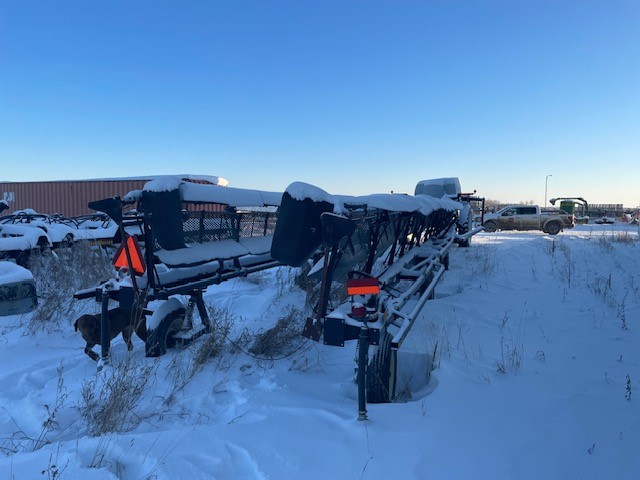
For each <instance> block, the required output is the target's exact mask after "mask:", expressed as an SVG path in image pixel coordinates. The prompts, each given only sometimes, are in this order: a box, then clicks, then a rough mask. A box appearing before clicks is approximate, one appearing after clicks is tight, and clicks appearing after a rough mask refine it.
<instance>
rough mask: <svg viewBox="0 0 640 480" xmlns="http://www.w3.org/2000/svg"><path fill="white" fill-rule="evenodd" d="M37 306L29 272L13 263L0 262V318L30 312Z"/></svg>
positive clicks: (34, 289) (36, 298) (34, 287)
mask: <svg viewBox="0 0 640 480" xmlns="http://www.w3.org/2000/svg"><path fill="white" fill-rule="evenodd" d="M37 304H38V297H37V295H36V284H35V282H34V280H33V275H32V274H31V272H30V271H29V270H27V269H26V268H23V267H20V266H18V265H16V264H15V263H13V262H2V261H0V317H1V316H6V315H19V314H21V313H27V312H30V311H31V310H33V309H34V308H35V307H36V305H37Z"/></svg>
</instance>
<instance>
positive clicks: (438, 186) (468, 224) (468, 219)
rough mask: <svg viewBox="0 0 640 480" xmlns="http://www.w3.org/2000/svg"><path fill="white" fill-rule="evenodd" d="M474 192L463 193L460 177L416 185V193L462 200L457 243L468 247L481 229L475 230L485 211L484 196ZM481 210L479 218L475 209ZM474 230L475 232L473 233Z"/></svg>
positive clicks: (434, 179) (438, 179) (436, 179)
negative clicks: (476, 194)
mask: <svg viewBox="0 0 640 480" xmlns="http://www.w3.org/2000/svg"><path fill="white" fill-rule="evenodd" d="M475 193H476V191H475V190H474V191H473V193H463V192H462V187H461V186H460V179H459V178H458V177H445V178H432V179H429V180H421V181H419V182H418V184H417V185H416V189H415V195H428V196H430V197H434V198H450V199H451V200H456V201H458V202H460V204H461V207H462V208H461V209H460V210H459V211H458V216H457V220H456V229H457V233H458V235H459V236H460V237H459V238H458V239H457V240H456V243H457V244H458V245H459V246H461V247H468V246H469V244H470V243H471V238H472V237H473V235H474V234H475V233H478V231H479V230H474V229H475V228H476V227H477V226H478V225H482V212H484V198H483V197H476V196H475ZM476 210H477V211H479V212H480V219H479V220H478V219H477V217H476V214H475V211H476ZM471 232H473V233H471Z"/></svg>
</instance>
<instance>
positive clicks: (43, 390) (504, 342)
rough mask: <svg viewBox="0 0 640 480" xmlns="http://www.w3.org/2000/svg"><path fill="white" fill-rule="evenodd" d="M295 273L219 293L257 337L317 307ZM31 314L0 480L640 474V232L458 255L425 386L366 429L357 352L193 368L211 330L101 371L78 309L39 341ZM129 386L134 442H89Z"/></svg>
mask: <svg viewBox="0 0 640 480" xmlns="http://www.w3.org/2000/svg"><path fill="white" fill-rule="evenodd" d="M292 272H293V271H292V270H291V269H287V268H279V269H274V270H271V271H267V272H263V273H260V274H256V275H254V276H253V277H250V278H246V279H236V280H233V281H229V282H227V283H225V284H222V285H219V286H213V287H210V288H209V290H208V291H207V293H206V296H205V300H206V301H207V302H208V303H210V304H212V305H213V306H214V308H215V309H216V311H217V312H218V317H219V319H222V320H224V319H225V318H226V319H233V321H234V323H233V327H232V329H231V330H230V331H229V333H228V337H229V338H233V339H238V338H239V337H240V339H242V338H244V337H246V336H247V335H246V333H247V332H250V331H254V332H255V331H257V330H258V329H260V328H268V327H270V326H272V325H274V324H275V323H276V321H277V320H278V319H279V318H282V317H285V316H287V315H288V313H289V312H291V311H292V309H299V310H302V309H303V308H304V301H305V294H304V292H302V291H301V290H299V289H298V288H297V287H295V286H294V285H293V282H292V278H293V273H292ZM86 309H87V310H90V311H92V312H97V309H98V308H97V306H96V305H95V304H93V303H92V302H91V301H87V302H86ZM28 320H29V319H28V317H27V318H25V317H17V316H14V317H0V365H1V366H2V368H1V370H0V371H1V373H0V412H1V413H0V437H1V438H0V448H1V450H0V476H1V477H2V478H8V479H16V480H18V479H35V478H70V479H76V478H77V479H80V478H82V479H114V478H119V479H127V480H134V479H145V478H152V479H181V478H185V479H189V480H196V479H211V478H216V479H267V478H268V479H327V478H339V479H343V478H344V479H360V478H361V479H389V478H395V479H529V478H531V479H638V478H640V455H639V452H640V390H639V389H638V387H639V386H640V348H639V345H640V242H639V241H638V229H637V227H627V226H625V225H602V226H595V225H594V226H592V225H584V226H578V227H576V228H575V229H574V230H571V231H565V232H563V233H561V234H560V235H557V236H555V237H550V236H548V235H544V234H542V233H539V232H534V233H524V232H504V233H501V232H497V233H495V234H484V233H483V234H479V235H477V236H476V237H474V241H473V243H472V245H471V247H470V248H468V249H455V250H453V251H452V254H451V267H450V270H449V271H448V272H446V274H445V276H444V280H443V282H442V283H441V284H440V285H439V286H438V287H437V288H436V298H435V299H434V300H433V301H430V302H428V303H427V306H426V307H425V309H424V310H423V314H422V320H421V321H422V325H423V328H422V330H419V331H421V332H422V333H421V334H422V335H424V342H427V345H428V346H429V347H430V348H431V347H434V346H435V344H436V342H437V344H438V349H437V351H438V352H439V354H438V359H437V361H436V369H435V370H434V371H433V373H432V379H431V382H430V384H429V385H428V386H427V387H426V388H425V389H424V390H422V391H418V392H413V395H412V398H410V399H409V400H408V401H406V402H403V403H393V404H386V405H369V406H368V412H369V420H368V421H365V422H361V421H358V420H357V393H356V386H355V384H354V383H353V381H352V377H353V368H354V363H353V358H354V352H355V344H350V345H348V346H347V347H345V348H338V347H325V346H323V345H319V344H315V343H312V342H307V343H304V344H303V345H302V347H301V348H299V349H298V350H297V351H296V352H295V353H294V354H293V355H291V356H287V357H285V358H279V359H275V360H265V359H261V358H256V356H255V355H251V354H249V352H248V351H247V350H248V348H249V345H245V344H244V343H242V341H240V342H239V343H238V346H239V348H237V349H230V348H229V347H228V345H227V347H225V349H224V350H223V352H222V353H221V354H220V355H218V356H216V357H214V358H211V359H209V360H208V361H207V362H206V363H205V364H204V365H203V366H202V367H201V368H196V367H197V365H198V362H196V361H195V360H194V355H195V354H196V352H197V349H198V345H199V344H202V342H205V341H206V337H203V338H201V339H199V340H198V341H196V342H194V344H192V345H191V346H190V347H188V348H186V349H182V350H173V351H171V352H170V353H169V354H167V355H166V356H164V357H161V358H160V359H157V360H155V359H147V358H145V357H144V345H143V344H142V342H141V341H140V340H139V339H137V338H135V339H134V345H135V348H134V351H133V355H132V356H131V357H130V358H129V359H128V360H127V358H128V355H127V350H126V346H125V345H124V343H123V342H122V340H121V338H118V339H117V340H115V341H114V343H113V347H112V364H113V367H112V368H107V369H105V370H103V372H101V373H100V374H97V373H96V364H95V362H93V361H92V360H90V359H89V357H88V356H86V355H85V354H84V353H83V351H82V347H83V342H82V339H81V337H80V335H79V334H78V333H75V332H74V331H73V327H72V324H73V320H74V319H73V318H69V319H68V321H66V322H63V323H62V324H61V325H60V328H59V329H55V328H53V329H50V330H51V331H50V332H40V333H36V334H35V335H25V327H24V325H25V324H26V322H27V321H28ZM243 332H244V334H245V335H244V336H243V335H242V334H243ZM194 366H195V367H194ZM123 372H124V373H123ZM114 375H115V377H113V376H114ZM114 378H117V379H119V380H122V381H123V384H119V388H121V389H125V387H124V386H123V385H126V387H127V388H128V389H129V390H128V391H127V393H128V395H129V397H130V398H137V400H136V401H135V402H132V403H131V402H127V399H126V398H125V399H122V400H121V402H120V403H117V402H115V404H114V405H115V407H114V408H119V409H120V410H119V411H118V412H116V413H117V415H115V416H113V418H115V423H114V425H115V426H116V428H117V429H118V430H120V433H106V434H99V435H91V434H92V433H93V434H95V433H96V432H99V431H100V429H101V428H102V429H108V426H105V424H104V423H99V420H100V419H97V418H96V417H92V416H91V411H95V410H90V409H89V408H88V407H87V405H88V404H91V402H92V401H93V400H95V398H96V397H98V398H102V399H103V400H104V399H105V398H106V397H107V394H108V393H110V392H114V391H116V390H117V388H116V389H112V390H109V389H110V388H112V387H113V386H114ZM143 379H147V380H148V381H147V383H144V381H143ZM116 387H118V385H116ZM136 395H138V396H137V397H136ZM101 396H102V397H101ZM111 400H113V395H112V397H111ZM103 415H106V414H103ZM125 430H129V431H125Z"/></svg>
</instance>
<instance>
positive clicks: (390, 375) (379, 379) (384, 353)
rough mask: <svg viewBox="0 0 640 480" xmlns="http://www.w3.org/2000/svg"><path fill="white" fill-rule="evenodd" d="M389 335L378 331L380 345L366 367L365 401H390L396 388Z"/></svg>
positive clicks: (393, 358) (394, 366)
mask: <svg viewBox="0 0 640 480" xmlns="http://www.w3.org/2000/svg"><path fill="white" fill-rule="evenodd" d="M391 340H392V338H391V335H389V333H387V332H386V331H381V332H380V345H379V346H378V350H377V351H376V353H374V354H373V357H372V358H371V361H370V362H369V365H368V367H367V379H366V382H367V402H368V403H390V402H392V401H393V397H394V396H395V390H396V361H395V360H396V358H395V355H394V354H393V352H392V350H391Z"/></svg>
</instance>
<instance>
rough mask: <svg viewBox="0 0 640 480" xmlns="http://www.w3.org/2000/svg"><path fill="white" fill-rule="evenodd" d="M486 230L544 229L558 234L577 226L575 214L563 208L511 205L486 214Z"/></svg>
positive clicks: (546, 231) (551, 233)
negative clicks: (542, 208)
mask: <svg viewBox="0 0 640 480" xmlns="http://www.w3.org/2000/svg"><path fill="white" fill-rule="evenodd" d="M483 225H484V229H485V231H486V232H495V231H496V230H542V231H543V232H544V233H548V234H549V235H557V234H558V233H560V232H561V231H562V230H564V229H565V228H573V227H574V226H575V223H574V219H573V215H569V214H568V213H566V212H564V211H562V210H547V211H541V210H540V207H539V206H537V205H509V206H507V207H504V208H501V209H500V210H498V211H497V212H496V213H488V214H485V216H484V224H483Z"/></svg>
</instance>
